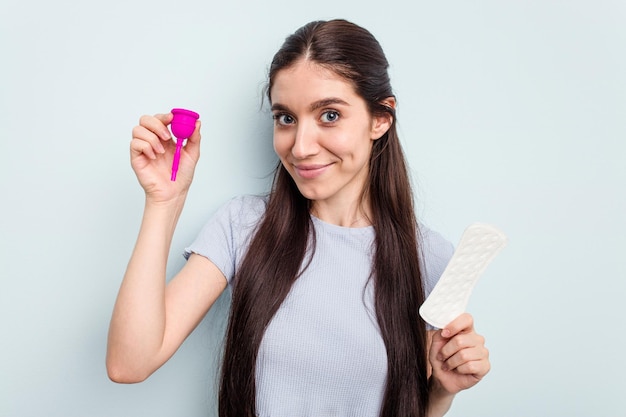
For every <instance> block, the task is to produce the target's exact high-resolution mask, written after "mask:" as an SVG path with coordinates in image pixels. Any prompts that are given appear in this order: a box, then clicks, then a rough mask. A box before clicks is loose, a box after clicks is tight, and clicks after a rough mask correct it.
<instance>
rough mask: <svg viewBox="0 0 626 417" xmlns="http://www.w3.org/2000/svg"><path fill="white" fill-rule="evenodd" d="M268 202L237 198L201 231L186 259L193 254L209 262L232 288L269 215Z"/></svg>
mask: <svg viewBox="0 0 626 417" xmlns="http://www.w3.org/2000/svg"><path fill="white" fill-rule="evenodd" d="M265 207H266V200H265V199H264V198H263V197H257V196H240V197H235V198H233V199H231V200H230V201H228V202H227V203H226V204H224V205H223V206H222V207H220V208H219V209H218V210H217V211H216V212H215V214H213V215H212V216H211V218H210V219H209V221H207V223H206V224H205V225H204V227H203V228H202V229H201V231H200V233H199V234H198V236H197V237H196V239H195V240H194V241H193V243H192V244H191V245H189V246H188V247H187V248H185V252H184V256H185V258H187V259H188V258H189V256H190V255H191V254H192V253H195V254H198V255H201V256H204V257H206V258H207V259H209V260H210V261H211V262H213V264H215V266H217V267H218V268H219V270H220V271H221V272H222V273H223V274H224V276H225V277H226V279H227V280H228V282H229V284H232V279H233V277H234V276H235V274H236V272H237V267H238V265H239V263H240V262H241V259H242V258H243V256H244V254H245V252H246V251H247V248H248V245H249V244H250V240H251V238H252V236H253V234H254V231H255V230H256V227H257V225H258V224H259V221H260V219H261V218H262V217H263V214H264V213H265Z"/></svg>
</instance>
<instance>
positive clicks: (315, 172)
mask: <svg viewBox="0 0 626 417" xmlns="http://www.w3.org/2000/svg"><path fill="white" fill-rule="evenodd" d="M331 165H332V163H330V164H306V165H305V164H301V165H294V166H293V167H294V169H295V171H296V174H297V175H298V176H299V177H302V178H305V179H313V178H317V177H319V176H320V175H322V174H323V173H324V172H325V171H326V169H328V167H330V166H331Z"/></svg>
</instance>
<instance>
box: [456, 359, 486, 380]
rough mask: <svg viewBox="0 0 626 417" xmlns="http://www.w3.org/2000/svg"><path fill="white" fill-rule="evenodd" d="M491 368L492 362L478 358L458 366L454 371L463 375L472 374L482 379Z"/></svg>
mask: <svg viewBox="0 0 626 417" xmlns="http://www.w3.org/2000/svg"><path fill="white" fill-rule="evenodd" d="M490 370H491V364H490V363H489V361H488V360H477V361H469V362H465V363H463V364H461V365H459V366H457V367H456V368H455V369H454V371H455V372H457V373H459V374H462V375H472V376H474V377H475V378H476V379H478V380H481V379H483V378H484V377H485V375H487V373H489V371H490Z"/></svg>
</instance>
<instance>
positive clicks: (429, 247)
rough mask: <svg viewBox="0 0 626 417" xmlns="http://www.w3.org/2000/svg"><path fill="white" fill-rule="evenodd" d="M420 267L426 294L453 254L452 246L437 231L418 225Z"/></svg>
mask: <svg viewBox="0 0 626 417" xmlns="http://www.w3.org/2000/svg"><path fill="white" fill-rule="evenodd" d="M418 230H419V237H418V239H419V245H420V255H421V256H420V258H421V265H420V266H421V268H422V272H423V281H424V287H425V290H426V295H428V293H430V290H432V288H433V287H434V286H435V284H436V283H437V281H438V280H439V277H441V274H443V271H444V270H445V269H446V266H447V265H448V262H450V259H451V258H452V255H453V254H454V246H453V245H452V243H451V242H450V241H449V240H447V239H446V238H444V237H443V236H442V235H441V234H440V233H439V232H436V231H434V230H432V229H430V228H429V227H427V226H425V225H423V224H420V225H419V229H418Z"/></svg>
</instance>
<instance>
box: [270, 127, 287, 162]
mask: <svg viewBox="0 0 626 417" xmlns="http://www.w3.org/2000/svg"><path fill="white" fill-rule="evenodd" d="M289 141H290V139H289V136H288V135H287V134H286V132H281V131H279V130H278V129H274V136H273V140H272V143H273V146H274V152H275V153H276V155H278V156H279V157H281V158H282V157H283V156H284V155H285V153H286V152H288V151H289V146H290V144H289Z"/></svg>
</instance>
